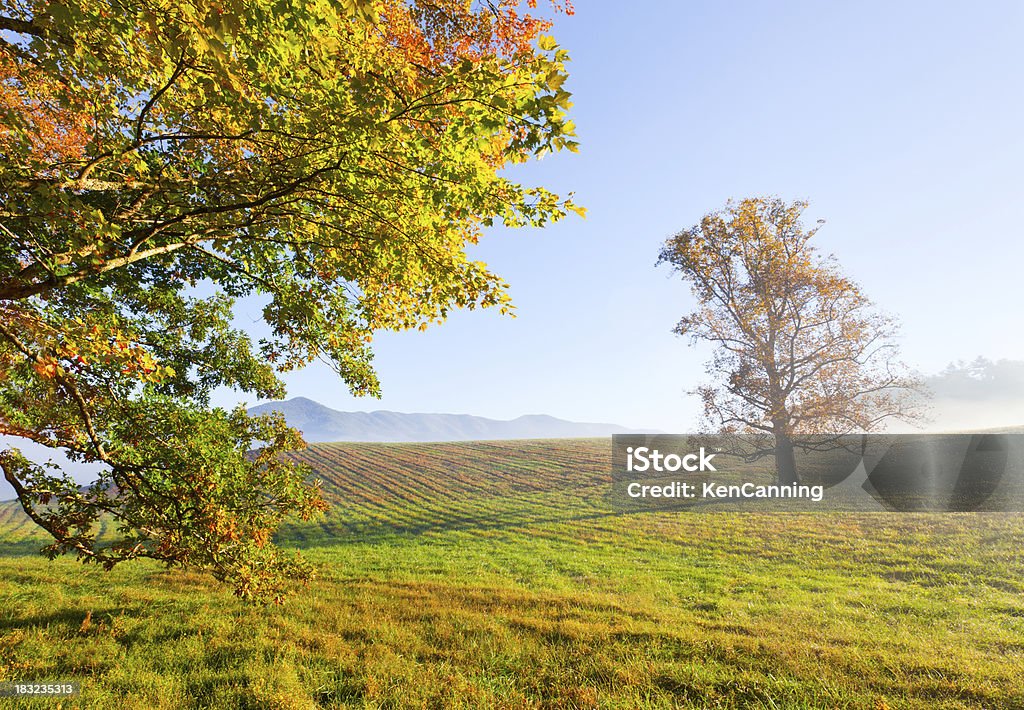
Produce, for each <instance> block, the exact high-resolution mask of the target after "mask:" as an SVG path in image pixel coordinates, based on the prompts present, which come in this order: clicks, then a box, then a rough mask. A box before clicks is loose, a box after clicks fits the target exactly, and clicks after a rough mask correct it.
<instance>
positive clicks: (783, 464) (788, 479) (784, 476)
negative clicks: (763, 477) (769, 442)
mask: <svg viewBox="0 0 1024 710" xmlns="http://www.w3.org/2000/svg"><path fill="white" fill-rule="evenodd" d="M775 474H776V476H777V478H778V482H779V485H780V486H786V485H797V484H799V483H800V474H799V473H798V472H797V470H796V456H795V455H794V453H793V440H792V439H791V438H790V436H789V432H787V431H786V430H785V427H776V429H775Z"/></svg>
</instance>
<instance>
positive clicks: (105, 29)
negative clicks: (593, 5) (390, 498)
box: [0, 0, 580, 598]
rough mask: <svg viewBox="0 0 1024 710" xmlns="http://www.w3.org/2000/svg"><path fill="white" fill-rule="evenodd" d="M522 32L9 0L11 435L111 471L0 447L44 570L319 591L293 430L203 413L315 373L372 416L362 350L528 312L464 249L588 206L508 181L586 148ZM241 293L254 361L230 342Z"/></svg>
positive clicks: (244, 10)
mask: <svg viewBox="0 0 1024 710" xmlns="http://www.w3.org/2000/svg"><path fill="white" fill-rule="evenodd" d="M528 5H530V7H532V6H533V5H534V2H532V1H531V2H529V3H528ZM559 10H562V11H567V12H569V13H571V6H558V5H556V6H555V7H554V11H559ZM530 12H531V10H530V8H529V7H528V8H520V7H519V6H518V4H517V3H516V2H514V1H513V0H488V1H486V2H481V3H477V2H466V1H464V0H345V1H344V2H323V3H298V2H287V1H286V2H264V1H261V0H221V1H220V2H211V3H197V2H187V1H186V2H181V1H179V0H173V1H171V0H155V1H154V2H148V3H121V2H117V1H115V0H61V1H60V2H51V1H49V0H0V232H2V233H3V235H4V238H3V241H0V434H3V435H6V436H8V437H11V436H13V437H23V438H25V439H30V440H32V441H35V442H37V443H39V444H42V445H44V446H47V447H51V448H53V449H60V450H63V451H64V452H66V453H67V455H68V456H69V457H70V458H71V459H72V460H76V461H82V462H90V463H93V464H97V465H100V466H101V468H102V473H101V474H100V475H99V477H98V479H97V480H96V481H95V482H94V483H93V484H91V485H89V486H88V487H81V486H79V485H78V484H76V482H75V481H74V480H72V478H71V477H70V476H68V475H66V474H65V473H64V472H62V471H60V470H53V469H51V468H47V467H45V466H40V465H37V464H35V463H32V462H30V461H28V460H27V459H26V458H25V457H24V456H22V455H21V454H20V453H19V452H18V450H17V449H16V448H9V449H7V450H3V451H2V452H0V467H2V469H3V473H4V477H5V479H6V480H7V481H8V482H9V483H10V485H11V486H13V487H14V490H15V491H16V493H17V496H18V500H19V501H20V502H21V505H22V506H23V507H24V509H25V511H26V512H27V513H28V515H29V516H31V518H32V519H33V520H34V521H35V522H36V523H38V524H39V525H40V526H42V527H43V528H44V529H45V530H46V531H48V532H49V533H50V534H51V535H52V536H53V538H54V542H53V544H51V545H49V547H48V548H47V549H46V552H47V553H48V554H50V555H51V556H55V555H58V554H61V553H64V552H72V553H76V554H77V555H78V556H79V557H80V558H82V559H84V560H86V561H95V562H98V563H100V564H102V565H104V566H106V567H108V568H109V567H112V566H114V565H116V564H118V563H120V562H122V561H125V560H130V559H134V558H140V557H147V558H153V559H156V560H160V561H163V562H166V563H168V564H188V565H194V566H198V567H201V568H206V569H209V570H212V571H213V572H214V573H215V574H216V575H217V576H218V577H219V578H220V579H222V580H225V581H227V582H229V583H231V584H233V585H234V587H235V589H236V591H237V592H238V593H239V594H240V595H243V596H250V597H259V598H265V597H267V596H276V595H278V594H279V592H280V590H281V588H282V584H283V580H286V579H288V578H293V577H295V578H305V577H307V576H308V573H309V569H308V566H306V565H305V564H304V563H302V561H301V560H300V559H298V558H295V557H289V556H286V555H284V554H283V553H282V552H281V551H280V550H279V549H277V548H276V547H275V546H274V545H273V544H272V543H271V541H270V535H271V533H272V532H273V531H274V529H276V527H277V525H278V524H279V523H280V522H281V520H282V519H283V518H284V516H286V515H299V516H302V517H309V516H311V515H315V514H317V513H318V512H319V511H320V510H322V509H323V508H324V507H325V506H324V503H323V500H322V498H321V496H320V494H319V490H318V488H317V486H316V485H315V484H314V485H311V484H309V483H307V482H305V478H306V476H307V474H308V471H306V470H305V469H304V468H302V467H301V466H298V465H296V464H294V463H288V462H286V461H285V460H284V459H283V458H282V457H281V456H280V454H281V453H282V452H285V451H288V450H290V449H294V448H297V447H300V446H302V445H303V444H302V441H301V439H300V437H299V436H298V435H297V434H296V432H294V431H292V430H290V429H289V428H287V427H286V426H285V425H284V422H283V421H281V420H280V419H275V418H250V417H248V416H246V414H245V412H244V410H242V409H238V410H236V411H234V412H226V411H222V410H219V409H216V408H211V407H210V394H211V392H212V391H213V390H214V389H215V388H218V387H230V388H234V389H235V390H237V391H240V392H245V393H252V394H255V395H257V396H259V397H275V398H277V397H281V396H283V394H284V390H283V386H282V383H281V381H280V379H279V374H280V373H282V372H284V371H287V370H290V369H293V368H296V367H301V366H303V365H305V364H307V363H309V362H311V361H313V360H316V359H320V360H323V361H325V362H328V363H329V364H331V365H332V366H333V368H334V369H335V370H336V371H337V373H338V375H339V376H340V378H341V379H342V380H343V381H344V382H345V383H347V385H348V387H349V388H350V389H351V390H352V392H354V393H357V394H370V395H374V394H377V393H378V391H379V384H378V381H377V379H376V376H375V374H374V371H373V369H372V367H371V357H372V354H371V350H370V343H371V340H372V337H373V335H374V333H376V332H378V331H380V330H387V329H391V330H401V329H409V328H425V327H427V325H428V324H429V323H432V322H440V321H441V320H442V319H443V318H444V317H445V316H446V314H447V313H448V312H449V310H450V309H452V308H456V307H465V308H474V307H477V306H482V307H486V306H496V307H498V308H499V309H501V310H502V311H507V310H508V309H509V308H510V304H509V302H508V297H507V295H506V292H505V283H504V282H503V281H502V280H501V279H500V278H499V277H498V276H496V275H495V274H493V273H492V272H490V271H489V270H488V269H487V267H486V265H485V264H483V263H481V262H478V261H473V260H471V259H470V258H469V257H468V256H467V254H466V251H465V247H466V245H468V244H472V243H475V242H476V241H477V240H478V238H479V237H480V236H481V234H482V230H483V229H484V228H486V227H488V226H491V225H494V224H503V225H506V226H511V227H518V226H524V225H535V226H541V225H544V224H546V223H548V222H550V221H553V220H557V219H560V218H561V217H563V216H564V215H565V214H566V212H567V211H568V210H574V211H580V209H579V208H578V207H576V206H575V205H574V204H573V203H572V202H571V201H569V200H566V199H562V198H559V197H558V196H556V195H554V194H552V193H551V192H549V191H547V190H545V189H543V188H541V187H533V186H524V185H521V184H518V183H516V182H514V181H513V180H511V179H510V178H509V177H507V176H506V175H505V174H504V173H503V172H502V169H503V168H505V167H506V166H508V165H510V164H515V163H520V162H523V161H525V160H527V159H529V158H530V157H531V156H540V155H543V154H544V153H546V152H549V151H557V150H561V149H570V150H575V147H576V144H575V142H574V141H573V139H572V136H573V125H572V122H571V121H570V120H569V119H568V117H567V115H566V111H567V109H568V108H569V106H570V103H569V94H568V92H566V90H565V89H564V88H563V82H564V81H565V80H566V77H567V74H566V69H565V63H566V61H567V59H568V57H567V55H566V52H565V51H564V50H562V49H560V48H559V47H557V45H556V44H555V41H554V40H553V39H552V38H551V37H550V36H548V35H546V34H545V33H546V31H547V30H548V27H549V25H550V22H549V21H547V20H542V19H539V18H538V17H536V16H534V15H531V14H530ZM252 295H255V296H259V297H261V298H263V299H264V301H265V303H266V307H265V308H264V310H263V316H264V319H265V322H266V324H267V325H268V326H269V331H270V333H271V334H270V335H269V336H268V337H267V338H265V339H263V340H260V341H259V342H258V343H253V342H252V341H251V339H250V337H249V336H248V335H247V334H246V333H245V332H243V331H240V330H238V329H237V328H235V327H234V326H233V325H232V316H231V308H232V303H233V301H234V300H235V299H237V298H239V297H245V296H252ZM101 517H102V518H109V519H110V520H112V521H113V523H114V524H113V525H112V526H110V527H111V528H114V527H116V530H117V534H116V535H113V536H106V537H103V538H97V535H96V530H97V527H98V526H97V523H98V521H99V520H100V519H101Z"/></svg>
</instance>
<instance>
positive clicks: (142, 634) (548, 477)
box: [0, 440, 1024, 710]
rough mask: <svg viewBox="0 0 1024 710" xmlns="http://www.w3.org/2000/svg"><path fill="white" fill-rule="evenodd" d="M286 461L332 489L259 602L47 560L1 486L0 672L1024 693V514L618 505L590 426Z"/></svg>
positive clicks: (958, 704)
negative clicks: (277, 584) (625, 508)
mask: <svg viewBox="0 0 1024 710" xmlns="http://www.w3.org/2000/svg"><path fill="white" fill-rule="evenodd" d="M297 455H298V456H299V457H300V458H302V459H303V460H305V461H307V462H308V463H310V464H311V465H312V466H313V467H314V468H315V470H316V471H317V473H318V475H319V476H320V477H321V478H322V479H323V480H324V483H325V492H326V495H327V497H328V498H329V500H330V501H331V503H332V506H333V507H332V510H331V512H330V513H329V515H328V516H327V517H326V518H325V519H324V520H322V521H320V522H318V523H316V524H312V525H310V524H306V525H289V526H286V527H285V528H284V529H283V530H282V531H281V533H280V536H279V538H280V542H281V543H282V544H283V545H286V546H292V547H296V548H299V549H300V550H301V551H302V554H303V555H305V556H307V557H308V558H310V559H312V560H313V561H315V562H317V563H318V564H319V565H320V569H321V574H320V578H319V579H318V580H317V581H315V582H314V583H312V584H311V585H310V586H309V587H308V588H307V589H304V590H301V591H300V592H299V593H298V594H297V595H296V596H294V597H292V598H291V599H290V600H288V601H287V602H285V604H284V605H282V606H278V607H274V606H271V607H251V606H246V605H245V604H244V603H242V602H241V601H239V600H237V599H236V598H234V597H233V596H232V595H231V593H230V591H229V590H227V589H225V588H223V587H221V586H219V585H218V584H217V583H216V582H214V581H213V580H212V579H211V578H209V577H207V576H205V575H201V574H197V573H194V572H188V571H181V570H166V569H164V568H162V567H160V566H157V565H151V564H147V563H139V564H133V565H126V566H123V567H120V568H117V569H115V570H114V571H112V572H110V573H106V572H103V571H102V570H100V569H97V568H95V567H87V566H82V565H80V564H78V563H76V562H74V561H73V560H70V559H61V560H57V561H55V562H49V561H47V560H45V559H42V558H39V557H38V556H35V555H33V550H34V549H37V548H38V547H39V545H40V544H41V539H42V538H41V537H39V535H38V533H36V532H35V531H34V529H33V528H32V527H31V526H30V525H28V524H26V523H25V521H24V518H23V516H21V515H20V513H18V511H17V510H16V509H15V508H14V507H13V506H12V505H10V504H2V505H0V555H2V556H0V682H3V681H12V680H19V681H24V680H43V679H48V680H65V681H67V680H73V681H77V682H80V683H81V684H82V692H81V694H80V695H78V696H76V697H74V698H69V699H65V700H62V701H60V702H59V706H60V707H62V708H111V707H117V708H125V709H128V708H189V707H209V708H232V707H237V708H343V707H358V708H362V707H370V708H404V707H425V708H434V707H439V708H440V707H463V708H478V707H504V708H523V707H525V708H531V707H535V708H592V707H602V708H604V707H608V708H672V707H697V708H745V707H760V708H873V709H875V710H881V709H884V708H971V707H976V708H1022V707H1024V555H1022V553H1021V549H1022V546H1024V545H1022V543H1024V516H1020V515H1011V514H911V513H902V514H892V513H823V514H813V513H735V512H733V513H726V512H720V513H695V512H637V511H631V512H622V511H620V510H617V509H615V508H613V507H612V506H611V505H610V504H609V503H608V500H607V498H606V496H605V491H606V488H607V484H608V481H609V469H610V462H609V456H610V445H609V442H608V441H607V440H573V441H528V442H470V443H457V444H456V443H452V444H318V445H313V446H311V447H310V448H309V449H307V450H306V451H303V452H300V453H299V454H297ZM3 703H4V700H3V699H0V706H4V707H6V705H3ZM7 703H8V705H13V701H7ZM57 706H58V701H54V700H36V701H31V702H22V704H21V705H18V707H57Z"/></svg>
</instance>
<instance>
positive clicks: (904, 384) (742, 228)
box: [658, 198, 919, 484]
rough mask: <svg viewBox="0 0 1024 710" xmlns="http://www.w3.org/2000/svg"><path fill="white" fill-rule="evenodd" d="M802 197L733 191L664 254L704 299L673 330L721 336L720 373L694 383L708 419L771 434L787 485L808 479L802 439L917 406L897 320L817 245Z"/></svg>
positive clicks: (734, 429) (723, 426)
mask: <svg viewBox="0 0 1024 710" xmlns="http://www.w3.org/2000/svg"><path fill="white" fill-rule="evenodd" d="M806 207H807V203H806V202H799V201H797V202H793V203H786V202H784V201H783V200H780V199H778V198H750V199H744V200H741V201H739V202H733V201H730V202H729V203H728V204H727V205H726V207H725V209H724V210H722V211H719V212H713V213H711V214H708V215H706V216H705V217H703V218H702V219H701V221H700V223H699V224H697V225H695V226H693V227H691V228H689V229H686V230H683V231H681V232H679V233H678V234H676V235H675V236H673V237H672V238H670V239H668V240H667V241H666V242H665V244H664V245H663V247H662V249H661V253H660V256H659V259H658V263H659V264H661V263H666V264H669V265H671V266H672V268H673V269H674V271H675V273H678V274H679V275H680V276H682V278H683V279H684V280H685V281H687V282H688V283H689V284H690V285H691V287H692V289H693V294H694V296H695V297H696V299H697V308H696V310H694V311H693V312H692V313H689V314H687V315H685V316H684V317H683V318H682V319H681V320H680V321H679V323H678V325H677V326H676V327H675V331H674V332H676V333H678V334H679V335H687V336H691V337H692V338H693V340H694V341H704V342H709V343H711V344H713V345H714V346H715V352H714V356H713V359H712V360H711V361H710V362H709V363H708V368H707V370H708V374H710V375H711V376H712V377H713V378H714V380H715V382H714V383H713V384H708V385H705V386H702V387H700V388H698V389H697V390H696V391H695V392H696V394H698V395H699V396H700V398H701V401H702V403H703V407H704V414H705V417H706V420H707V421H708V422H709V423H710V424H711V425H712V427H714V428H716V430H717V431H720V432H722V433H726V434H740V435H744V436H746V437H747V438H748V439H750V440H753V441H758V440H760V439H763V438H768V439H769V440H770V442H771V447H770V449H768V450H770V452H771V453H773V454H774V456H775V463H776V473H777V477H778V481H779V483H780V484H791V483H798V482H799V481H800V476H799V473H798V471H797V466H796V457H795V450H796V449H798V448H800V447H804V448H811V447H814V448H819V447H821V446H823V445H824V446H828V445H834V443H835V442H837V441H839V440H840V439H841V437H843V436H845V435H849V434H852V433H862V432H870V431H873V430H877V429H878V427H879V426H880V425H881V424H883V423H884V422H886V421H888V420H890V419H893V418H897V419H900V418H902V419H912V418H915V417H917V416H918V415H919V408H918V405H919V399H918V390H919V387H918V384H917V382H916V380H915V379H914V378H913V377H912V376H911V375H910V374H909V373H908V371H907V369H906V368H905V366H903V365H902V364H901V363H900V362H899V360H898V353H897V348H896V343H895V341H894V339H893V338H894V336H895V334H896V323H895V322H894V320H893V319H892V318H890V317H889V316H886V315H884V314H882V313H880V312H878V311H876V310H875V309H874V307H873V305H872V303H871V301H869V300H868V298H867V297H866V296H865V295H864V293H863V291H862V290H861V288H860V287H859V286H858V285H857V284H856V283H854V282H853V281H851V280H850V279H849V278H848V277H846V276H844V275H843V274H842V272H841V271H840V269H839V265H838V263H837V262H836V260H835V258H834V257H832V256H827V257H825V256H822V255H821V254H820V253H819V252H818V251H817V249H816V248H815V247H814V245H813V244H812V240H813V238H814V235H815V233H816V232H817V231H818V228H819V227H820V224H821V222H820V221H819V223H818V226H815V227H813V228H811V229H807V228H805V227H804V225H803V224H802V223H801V221H800V216H801V213H802V212H803V211H804V209H805V208H806ZM766 451H767V450H766ZM754 453H757V449H756V447H755V449H754Z"/></svg>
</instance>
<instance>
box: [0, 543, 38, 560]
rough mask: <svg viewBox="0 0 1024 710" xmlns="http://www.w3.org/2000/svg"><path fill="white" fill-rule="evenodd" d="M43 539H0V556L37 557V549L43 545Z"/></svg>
mask: <svg viewBox="0 0 1024 710" xmlns="http://www.w3.org/2000/svg"><path fill="white" fill-rule="evenodd" d="M46 544H47V542H46V541H45V540H21V541H20V542H5V541H2V540H0V556H2V557H38V556H39V551H40V550H42V549H43V547H45V546H46Z"/></svg>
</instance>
